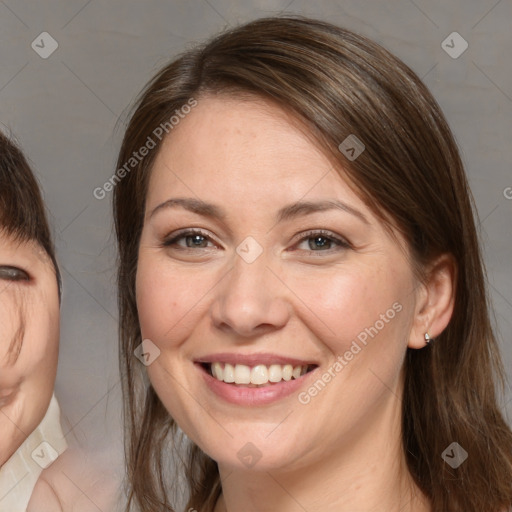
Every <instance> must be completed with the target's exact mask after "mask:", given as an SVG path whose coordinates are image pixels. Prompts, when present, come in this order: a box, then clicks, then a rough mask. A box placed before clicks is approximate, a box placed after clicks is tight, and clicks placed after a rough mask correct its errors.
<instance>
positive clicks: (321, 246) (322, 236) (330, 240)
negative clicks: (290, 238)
mask: <svg viewBox="0 0 512 512" xmlns="http://www.w3.org/2000/svg"><path fill="white" fill-rule="evenodd" d="M304 245H306V248H304V247H302V248H301V246H304ZM297 247H298V248H299V249H302V250H306V251H315V252H327V251H330V250H332V249H333V248H335V247H339V248H345V249H346V248H349V247H350V244H349V243H348V242H346V241H345V240H343V239H341V238H338V237H336V236H334V235H333V234H331V233H324V232H312V233H306V236H303V237H302V238H301V240H300V242H299V244H298V245H297Z"/></svg>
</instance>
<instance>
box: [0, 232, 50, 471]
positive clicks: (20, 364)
mask: <svg viewBox="0 0 512 512" xmlns="http://www.w3.org/2000/svg"><path fill="white" fill-rule="evenodd" d="M0 326H1V331H0V432H2V436H1V437H0V465H2V464H3V463H4V462H5V461H6V460H7V459H8V458H9V457H10V456H11V455H12V454H13V453H14V452H15V451H16V449H17V448H18V447H19V446H20V445H21V443H22V442H23V441H24V440H25V439H26V437H27V436H28V435H29V434H30V433H31V432H32V431H33V430H34V429H35V428H36V427H37V425H38V424H39V423H40V422H41V420H42V419H43V417H44V414H45V413H46V410H47V408H48V404H49V402H50V398H51V395H52V392H53V386H54V382H55V374H56V370H57V359H58V345H59V297H58V286H57V279H56V277H55V270H54V268H53V264H52V262H51V260H50V258H49V257H48V255H47V254H46V252H45V251H44V250H43V249H42V248H40V247H39V246H38V245H37V244H36V243H35V242H18V241H14V240H13V239H12V237H10V236H8V235H6V234H5V233H3V232H1V231H0Z"/></svg>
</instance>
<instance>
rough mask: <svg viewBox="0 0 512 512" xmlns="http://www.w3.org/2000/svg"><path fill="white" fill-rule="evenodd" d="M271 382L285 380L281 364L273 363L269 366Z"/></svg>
mask: <svg viewBox="0 0 512 512" xmlns="http://www.w3.org/2000/svg"><path fill="white" fill-rule="evenodd" d="M268 380H269V382H281V381H282V380H283V371H282V366H281V365H280V364H271V365H270V366H269V368H268Z"/></svg>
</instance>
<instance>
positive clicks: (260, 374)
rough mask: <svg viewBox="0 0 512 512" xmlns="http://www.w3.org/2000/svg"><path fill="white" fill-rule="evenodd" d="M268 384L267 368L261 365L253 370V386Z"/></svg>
mask: <svg viewBox="0 0 512 512" xmlns="http://www.w3.org/2000/svg"><path fill="white" fill-rule="evenodd" d="M267 382H268V370H267V367H266V366H264V365H262V364H259V365H258V366H255V367H254V368H253V369H252V370H251V384H266V383H267Z"/></svg>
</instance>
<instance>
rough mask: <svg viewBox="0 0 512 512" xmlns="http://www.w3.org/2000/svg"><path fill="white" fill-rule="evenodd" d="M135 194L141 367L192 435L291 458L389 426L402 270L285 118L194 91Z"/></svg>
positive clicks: (236, 453) (404, 338)
mask: <svg viewBox="0 0 512 512" xmlns="http://www.w3.org/2000/svg"><path fill="white" fill-rule="evenodd" d="M183 198H186V199H187V200H188V202H183V201H182V202H181V203H180V202H179V201H177V200H182V199H183ZM199 201H203V202H205V203H209V204H211V205H214V207H208V208H205V207H204V205H202V206H201V204H200V203H199ZM334 201H338V202H339V204H340V206H339V207H337V208H327V207H325V203H326V202H334ZM299 202H310V203H315V204H317V203H322V202H324V207H323V208H319V207H318V205H317V206H316V207H313V206H312V205H311V204H309V205H303V206H302V207H298V203H299ZM146 205H147V206H146V208H147V209H146V217H145V222H144V227H143V231H142V235H141V241H140V247H139V260H138V271H137V280H136V288H137V306H138V312H139V319H140V325H141V330H142V336H143V339H149V340H151V342H152V343H153V344H154V345H156V347H158V349H159V350H160V354H159V356H158V357H157V358H156V359H155V360H154V362H152V363H151V364H150V365H149V366H148V367H147V371H148V374H149V377H150V380H151V383H152V385H153V387H154V389H155V390H156V392H157V394H158V396H159V397H160V399H161V400H162V402H163V404H164V405H165V407H166V408H167V410H168V411H169V413H170V414H171V415H172V416H173V418H174V419H175V420H176V421H177V423H178V424H179V425H180V427H181V428H182V429H183V430H184V431H185V432H186V433H187V434H188V436H189V437H190V438H191V439H192V440H193V441H194V442H196V443H197V444H198V445H199V446H200V447H201V448H202V449H203V450H204V451H205V452H206V453H208V454H209V455H210V456H211V457H212V458H213V459H215V460H216V461H218V462H219V463H221V464H225V465H226V466H229V467H234V468H236V467H238V468H243V467H247V464H248V460H251V459H252V460H254V459H255V458H257V459H259V460H258V468H263V469H265V468H266V469H272V468H274V469H275V468H288V469H290V470H291V469H293V468H294V467H300V466H301V465H304V464H314V463H321V461H322V460H325V457H326V455H327V454H330V453H333V451H340V452H341V451H343V450H349V449H350V447H351V446H352V443H354V442H355V441H356V440H357V439H358V436H360V435H361V433H362V432H365V431H367V430H368V429H373V432H374V433H375V432H379V434H381V436H380V437H379V436H377V437H376V438H378V439H381V440H382V438H383V437H382V436H386V435H388V434H390V433H389V432H386V430H385V429H386V428H387V427H386V426H389V423H390V422H391V423H393V421H394V420H393V418H394V419H395V420H397V419H398V423H399V413H400V400H399V399H397V397H398V396H399V393H400V389H399V388H400V378H401V369H402V366H403V359H404V355H405V351H406V347H407V344H408V339H409V334H410V330H411V325H412V317H413V311H414V306H415V296H414V290H415V286H416V281H415V278H414V275H413V271H412V269H411V266H410V264H409V263H408V260H407V256H406V251H404V250H403V247H400V246H399V244H398V243H397V241H396V240H395V239H393V238H392V237H390V235H389V233H388V232H387V231H386V230H385V229H384V226H383V225H382V224H381V223H380V221H378V219H377V218H376V217H375V215H373V214H372V212H371V211H370V209H369V208H368V207H367V206H366V205H365V204H364V203H363V201H362V200H361V199H360V198H359V197H358V196H357V195H356V194H355V193H354V191H353V190H352V189H351V188H350V187H349V186H348V184H347V182H346V181H345V179H344V178H342V175H341V174H340V173H339V172H336V171H335V170H333V168H332V165H331V164H330V163H329V161H328V159H327V158H326V156H325V155H324V154H323V153H322V152H321V151H320V150H319V149H318V148H317V147H316V146H315V145H314V144H313V143H312V142H311V141H310V140H309V139H308V138H307V137H306V136H305V135H304V133H303V131H301V130H300V129H299V128H298V127H297V124H296V123H293V122H291V120H290V118H289V117H287V116H286V114H285V113H284V112H282V111H281V110H280V109H278V108H276V107H273V106H271V105H269V104H266V103H263V101H256V100H255V101H248V100H247V101H242V100H235V99H226V98H211V97H206V98H202V99H201V100H200V101H199V103H198V106H197V107H196V108H195V109H194V110H193V111H192V112H191V113H190V114H189V115H188V116H187V117H186V118H185V119H183V120H181V121H180V124H179V125H178V126H177V127H175V128H174V130H173V132H172V134H171V135H170V136H169V137H168V139H167V140H166V141H165V144H164V145H163V147H162V149H161V151H160V153H159V155H158V156H157V159H156V162H155V165H154V168H153V171H152V175H151V179H150V184H149V190H148V195H147V202H146ZM279 212H281V214H280V213H279ZM212 213H218V214H219V215H212ZM247 237H250V238H247ZM402 242H403V240H402ZM354 341H355V342H356V345H354ZM146 343H147V342H146ZM151 347H152V345H150V344H149V345H146V346H145V348H146V349H148V350H147V351H149V353H153V354H154V353H155V351H153V352H152V350H153V349H152V348H151ZM339 356H341V357H342V359H340V358H339ZM151 357H154V356H151ZM342 361H343V362H342ZM213 362H216V363H218V364H216V365H212V364H211V363H213ZM337 363H338V364H337ZM290 366H291V368H290ZM297 368H298V369H297ZM212 372H213V373H215V375H212ZM290 372H291V373H292V375H290ZM305 372H306V373H305ZM233 379H234V380H235V382H233ZM269 379H270V381H269ZM319 379H320V380H321V381H322V382H323V383H324V385H323V386H322V385H321V384H318V380H319ZM272 380H274V381H276V382H271V381H272ZM249 381H250V384H249V383H248V382H249ZM315 386H316V387H315ZM313 388H314V389H313ZM315 389H316V392H315ZM380 425H382V426H380ZM393 426H394V427H397V425H396V424H394V423H393ZM379 428H380V429H381V430H380V431H379ZM397 429H398V430H397V432H398V431H399V426H398V427H397ZM397 432H395V437H396V436H397V435H399V434H397ZM247 443H252V444H247Z"/></svg>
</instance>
